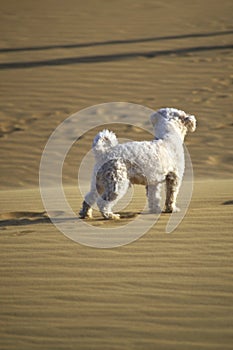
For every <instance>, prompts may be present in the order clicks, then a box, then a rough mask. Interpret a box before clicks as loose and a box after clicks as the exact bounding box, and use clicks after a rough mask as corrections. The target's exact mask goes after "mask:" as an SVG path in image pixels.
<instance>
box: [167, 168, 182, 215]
mask: <svg viewBox="0 0 233 350" xmlns="http://www.w3.org/2000/svg"><path fill="white" fill-rule="evenodd" d="M179 188H180V180H179V178H178V176H177V175H176V174H175V173H174V172H169V173H168V174H167V176H166V202H165V213H172V212H178V211H180V209H179V208H177V207H176V198H177V195H178V192H179Z"/></svg>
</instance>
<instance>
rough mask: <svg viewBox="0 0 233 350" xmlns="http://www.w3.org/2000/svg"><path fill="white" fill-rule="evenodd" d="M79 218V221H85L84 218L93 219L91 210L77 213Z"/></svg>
mask: <svg viewBox="0 0 233 350" xmlns="http://www.w3.org/2000/svg"><path fill="white" fill-rule="evenodd" d="M79 218H80V219H85V218H88V219H93V216H92V209H91V208H89V209H88V210H83V209H81V210H80V212H79Z"/></svg>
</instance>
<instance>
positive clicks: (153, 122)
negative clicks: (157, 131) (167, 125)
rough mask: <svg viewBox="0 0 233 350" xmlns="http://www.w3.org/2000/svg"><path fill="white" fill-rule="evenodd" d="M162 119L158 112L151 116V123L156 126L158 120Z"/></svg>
mask: <svg viewBox="0 0 233 350" xmlns="http://www.w3.org/2000/svg"><path fill="white" fill-rule="evenodd" d="M159 118H161V115H160V114H159V113H157V112H155V113H153V114H151V116H150V121H151V123H152V125H153V126H155V124H156V123H157V122H158V119H159Z"/></svg>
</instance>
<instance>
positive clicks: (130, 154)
mask: <svg viewBox="0 0 233 350" xmlns="http://www.w3.org/2000/svg"><path fill="white" fill-rule="evenodd" d="M151 122H152V124H153V126H154V133H155V139H154V140H153V141H141V142H127V143H124V144H119V143H118V140H117V138H116V135H115V134H114V133H113V132H111V131H109V130H103V131H101V132H100V133H98V134H97V135H96V137H95V138H94V141H93V152H94V155H95V159H96V164H95V167H94V171H93V176H92V183H91V189H90V192H89V193H87V195H86V196H85V200H84V202H83V206H82V209H81V210H80V213H79V214H80V217H81V218H85V217H86V216H87V217H92V209H91V207H92V206H93V204H94V203H95V202H97V205H98V207H99V210H100V212H101V213H102V215H103V217H104V218H106V219H119V218H120V215H119V214H114V213H113V212H112V208H113V206H114V205H115V204H116V203H117V202H118V200H119V199H120V198H122V196H124V194H125V193H126V191H127V189H128V188H129V186H130V184H141V185H144V186H146V189H147V197H148V204H149V209H150V212H152V213H159V212H161V208H160V198H161V196H160V191H161V184H162V183H163V182H165V183H166V202H165V212H167V213H171V212H175V211H178V210H179V209H178V208H177V207H176V198H177V194H178V191H179V188H180V185H181V181H182V177H183V173H184V150H183V141H184V137H185V135H186V133H187V131H191V132H193V131H195V129H196V119H195V117H194V116H193V115H188V114H186V113H185V112H184V111H181V110H178V109H175V108H162V109H159V110H158V111H156V112H155V113H153V114H152V115H151Z"/></svg>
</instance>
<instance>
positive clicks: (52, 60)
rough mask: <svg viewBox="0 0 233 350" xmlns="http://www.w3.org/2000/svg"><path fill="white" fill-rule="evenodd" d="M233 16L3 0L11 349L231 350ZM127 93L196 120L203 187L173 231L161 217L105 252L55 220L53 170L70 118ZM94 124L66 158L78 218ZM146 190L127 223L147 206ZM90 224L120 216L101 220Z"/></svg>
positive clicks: (0, 293) (131, 133)
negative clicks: (59, 137) (49, 187)
mask: <svg viewBox="0 0 233 350" xmlns="http://www.w3.org/2000/svg"><path fill="white" fill-rule="evenodd" d="M232 11H233V5H232V1H230V0H229V1H228V0H224V1H221V2H213V1H210V0H202V1H199V0H198V1H195V2H193V3H192V4H191V2H187V1H183V0H174V1H166V2H164V1H150V0H148V1H139V0H137V1H131V0H124V1H123V0H120V1H118V2H117V3H116V2H113V1H109V2H105V1H99V2H94V1H85V2H81V1H75V0H73V1H72V0H70V1H66V2H57V1H52V0H50V1H40V2H39V3H35V2H31V1H28V0H24V1H20V2H16V1H8V2H4V3H3V2H2V3H1V12H0V19H1V29H2V30H1V35H0V74H1V84H0V98H1V107H0V147H1V148H0V149H1V156H0V169H1V170H0V244H1V264H0V269H1V283H0V309H1V313H0V348H1V349H4V350H10V349H12V350H13V349H14V350H16V349H17V350H18V349H20V350H21V349H25V350H26V349H30V350H31V349H46V350H47V349H48V350H50V349H185V350H186V349H232V344H233V332H232V324H233V316H232V315H233V294H232V293H233V281H232V272H233V261H232V260H233V258H232V243H233V238H232V232H233V217H232V214H233V210H232V208H233V207H232V205H233V181H232V172H233V162H232V160H233V153H232V130H233V122H232V57H233V56H232V37H233V28H232ZM113 101H125V102H131V103H136V104H141V105H144V106H146V107H148V108H151V109H157V108H160V107H163V106H174V107H178V108H182V109H184V110H185V111H189V112H191V113H193V114H195V115H196V117H197V119H198V128H197V131H196V132H195V133H194V134H192V135H189V136H188V137H187V140H186V146H187V147H188V150H189V152H190V155H191V159H192V163H193V168H194V177H195V181H194V192H193V197H192V201H191V204H190V207H189V209H188V211H187V214H186V216H185V218H184V219H183V221H182V223H181V224H180V225H179V226H178V227H177V229H176V230H175V231H174V232H172V233H171V234H166V233H165V228H166V224H167V222H168V219H169V215H164V214H162V215H161V217H160V219H159V221H158V222H157V223H156V225H154V226H153V227H152V228H151V229H150V230H149V231H148V232H147V233H146V234H145V235H144V236H143V237H141V238H140V239H139V240H137V241H136V242H134V243H131V244H128V245H125V246H122V247H118V248H112V249H96V248H90V247H87V246H84V245H81V244H78V243H75V242H73V241H72V240H70V239H69V238H67V237H65V236H64V235H63V234H62V233H61V232H60V231H59V230H58V229H57V228H56V227H55V226H54V225H52V223H51V222H50V220H49V219H48V217H47V214H46V212H45V208H44V207H43V204H42V201H41V198H40V192H39V164H40V158H41V155H42V152H43V149H44V147H45V144H46V142H47V140H48V138H49V136H50V134H51V133H52V132H53V130H54V129H55V128H56V127H57V126H58V125H59V124H60V123H61V122H62V121H63V120H64V119H65V118H67V117H68V116H70V115H71V114H73V113H76V112H77V111H80V110H82V109H83V108H87V107H89V106H92V105H95V104H100V103H106V102H113ZM92 117H93V118H97V119H98V114H97V115H94V116H92ZM110 121H111V120H109V122H110ZM146 125H147V121H145V120H142V125H141V126H142V127H143V126H146ZM110 127H112V128H113V129H114V128H115V131H117V133H118V134H119V135H120V136H121V137H125V138H129V139H138V140H143V139H149V138H150V135H149V134H148V133H146V132H145V131H143V130H138V129H135V128H133V127H129V126H127V125H125V126H121V127H117V128H116V125H114V124H111V125H110ZM95 131H96V130H95ZM95 131H90V132H88V133H87V134H85V135H84V136H83V137H82V138H81V139H80V140H79V141H78V142H77V143H76V144H75V145H74V147H73V148H72V149H71V151H70V153H69V155H68V157H67V159H66V162H65V164H64V174H63V175H64V176H63V180H64V186H65V187H64V189H65V192H66V194H67V198H68V199H69V203H70V204H71V206H72V209H73V210H74V211H75V212H77V211H78V210H79V208H80V205H81V202H82V196H81V195H80V193H79V192H78V190H77V168H78V167H79V165H80V162H81V160H82V158H83V156H84V155H85V154H86V152H87V151H88V150H89V149H90V146H91V142H92V137H93V135H94V134H95ZM136 192H137V195H136V196H135V198H133V200H132V202H131V203H130V206H129V207H127V208H126V209H125V211H124V210H123V212H124V213H125V216H124V218H123V219H122V222H123V223H127V222H129V221H130V220H132V219H134V217H135V215H136V216H137V215H138V212H139V211H140V210H141V203H144V200H145V194H144V190H143V189H141V188H140V189H138V190H137V191H136ZM90 224H92V225H93V227H97V228H98V227H101V228H106V229H110V228H111V227H112V226H114V225H119V223H109V222H106V221H104V220H102V219H101V218H100V216H99V214H98V213H95V219H94V220H93V222H92V223H90Z"/></svg>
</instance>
